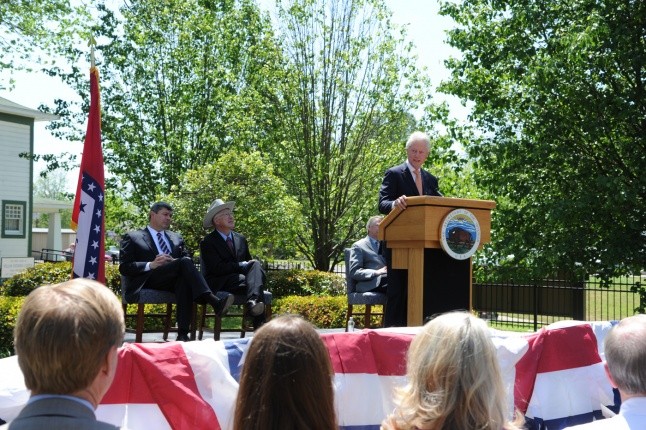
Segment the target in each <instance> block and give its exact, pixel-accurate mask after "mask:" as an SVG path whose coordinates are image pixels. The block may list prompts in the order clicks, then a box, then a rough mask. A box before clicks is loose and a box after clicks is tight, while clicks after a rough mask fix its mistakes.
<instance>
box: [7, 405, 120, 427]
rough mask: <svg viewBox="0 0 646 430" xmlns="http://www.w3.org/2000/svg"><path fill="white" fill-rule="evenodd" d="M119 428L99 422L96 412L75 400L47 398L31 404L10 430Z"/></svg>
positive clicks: (10, 425) (21, 413)
mask: <svg viewBox="0 0 646 430" xmlns="http://www.w3.org/2000/svg"><path fill="white" fill-rule="evenodd" d="M118 428H119V427H117V426H114V425H112V424H108V423H104V422H102V421H97V420H96V416H94V411H92V410H90V409H89V408H88V407H86V406H85V405H82V404H80V403H79V402H75V401H74V400H70V399H64V398H54V397H52V398H47V399H40V400H36V401H35V402H33V403H29V404H28V405H27V406H25V407H24V408H23V409H22V411H20V413H19V414H18V416H17V417H16V419H15V420H13V421H11V423H9V429H10V430H41V429H47V430H114V429H118Z"/></svg>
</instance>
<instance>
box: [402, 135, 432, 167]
mask: <svg viewBox="0 0 646 430" xmlns="http://www.w3.org/2000/svg"><path fill="white" fill-rule="evenodd" d="M430 152H431V140H430V139H429V137H428V135H427V134H426V133H424V132H421V131H415V132H413V133H412V134H411V135H410V136H409V137H408V140H407V141H406V155H407V157H408V162H409V163H410V164H411V165H412V166H413V167H414V168H415V169H419V168H420V167H422V165H423V164H424V162H425V161H426V159H427V158H428V154H430Z"/></svg>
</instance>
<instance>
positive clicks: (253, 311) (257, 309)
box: [247, 302, 265, 317]
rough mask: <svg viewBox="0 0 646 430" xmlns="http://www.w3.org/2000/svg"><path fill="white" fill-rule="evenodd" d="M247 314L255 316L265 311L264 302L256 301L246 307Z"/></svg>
mask: <svg viewBox="0 0 646 430" xmlns="http://www.w3.org/2000/svg"><path fill="white" fill-rule="evenodd" d="M247 309H248V312H249V315H251V316H252V317H257V316H258V315H262V314H264V313H265V304H264V303H263V302H258V303H256V304H255V305H254V306H252V307H250V308H247Z"/></svg>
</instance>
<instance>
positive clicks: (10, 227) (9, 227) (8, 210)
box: [2, 200, 27, 238]
mask: <svg viewBox="0 0 646 430" xmlns="http://www.w3.org/2000/svg"><path fill="white" fill-rule="evenodd" d="M26 211H27V203H25V202H15V201H9V200H3V202H2V237H6V238H11V237H15V238H24V237H25V212H26Z"/></svg>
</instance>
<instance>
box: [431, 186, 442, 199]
mask: <svg viewBox="0 0 646 430" xmlns="http://www.w3.org/2000/svg"><path fill="white" fill-rule="evenodd" d="M433 192H434V193H435V195H436V196H438V197H444V194H442V193H440V190H439V188H437V187H435V188H433Z"/></svg>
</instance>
